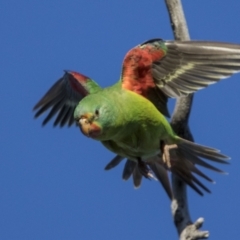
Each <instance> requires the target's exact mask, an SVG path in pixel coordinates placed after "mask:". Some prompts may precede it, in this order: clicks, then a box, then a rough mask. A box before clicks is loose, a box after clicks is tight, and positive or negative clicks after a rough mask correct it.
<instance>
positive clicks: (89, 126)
mask: <svg viewBox="0 0 240 240" xmlns="http://www.w3.org/2000/svg"><path fill="white" fill-rule="evenodd" d="M115 117H116V113H115V110H114V106H113V103H111V102H110V101H109V99H107V98H105V97H103V96H101V94H98V93H96V94H90V95H88V96H86V97H85V98H83V99H82V100H81V101H80V103H79V104H78V106H77V107H76V109H75V111H74V119H75V121H76V122H77V124H78V125H79V127H80V129H81V132H82V133H83V134H84V135H85V136H87V137H90V138H93V139H95V140H100V141H103V140H109V139H111V137H112V132H114V118H115ZM112 130H113V131H112Z"/></svg>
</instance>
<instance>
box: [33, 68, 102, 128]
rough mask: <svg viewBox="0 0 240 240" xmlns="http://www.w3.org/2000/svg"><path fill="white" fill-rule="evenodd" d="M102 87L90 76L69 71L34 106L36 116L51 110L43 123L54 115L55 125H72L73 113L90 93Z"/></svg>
mask: <svg viewBox="0 0 240 240" xmlns="http://www.w3.org/2000/svg"><path fill="white" fill-rule="evenodd" d="M99 89H100V87H99V86H98V85H97V84H96V83H95V82H94V81H93V80H91V79H89V78H88V77H86V76H84V75H82V74H80V73H77V72H70V71H69V72H67V71H65V74H64V75H63V77H62V78H60V79H59V80H58V81H57V82H56V83H55V84H54V85H53V86H52V87H51V88H50V89H49V90H48V92H47V93H46V94H45V95H44V96H43V97H42V98H41V99H40V101H39V102H38V103H37V104H36V105H35V107H34V108H33V110H34V111H37V112H36V114H35V117H36V118H37V117H39V116H40V115H41V114H42V113H44V112H46V111H48V110H50V111H49V113H48V115H47V116H46V117H45V119H44V120H43V125H45V124H47V123H48V122H49V121H50V120H51V119H52V118H54V116H56V118H55V121H54V126H57V125H59V126H60V127H63V126H64V125H66V124H67V125H68V126H71V125H72V124H73V123H74V118H73V113H74V110H75V108H76V106H77V104H78V103H79V101H80V100H81V99H82V98H84V97H85V96H86V95H88V94H89V93H92V92H93V91H97V90H99Z"/></svg>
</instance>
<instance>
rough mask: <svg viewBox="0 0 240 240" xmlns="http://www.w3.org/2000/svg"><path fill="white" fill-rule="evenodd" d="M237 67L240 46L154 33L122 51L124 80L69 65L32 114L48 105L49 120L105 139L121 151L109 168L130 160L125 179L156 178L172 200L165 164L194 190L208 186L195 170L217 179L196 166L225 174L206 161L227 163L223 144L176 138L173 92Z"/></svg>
mask: <svg viewBox="0 0 240 240" xmlns="http://www.w3.org/2000/svg"><path fill="white" fill-rule="evenodd" d="M238 71H240V45H237V44H229V43H218V42H207V41H164V40H162V39H152V40H149V41H146V42H144V43H142V44H140V45H138V46H136V47H134V48H133V49H131V50H130V51H129V52H128V53H127V54H126V55H125V57H124V60H123V64H122V71H121V75H120V80H119V81H118V82H117V83H115V84H114V85H113V86H110V87H107V88H101V87H100V86H99V85H98V84H97V83H96V82H95V81H94V80H92V79H91V78H89V77H87V76H85V75H83V74H80V73H78V72H74V71H65V74H64V75H63V77H62V78H60V79H59V80H58V81H57V82H56V83H55V84H54V85H53V86H52V87H51V88H50V89H49V91H48V92H47V93H46V94H45V95H44V96H43V97H42V99H40V101H39V102H38V103H37V104H36V105H35V107H34V110H35V111H36V114H35V117H38V116H40V115H41V114H42V113H44V112H45V111H47V110H50V111H49V113H48V115H47V116H46V118H45V119H44V121H43V125H45V124H46V123H47V122H48V121H49V120H50V119H52V118H53V117H55V116H56V118H55V121H54V126H57V125H59V126H60V127H62V126H64V125H68V126H71V125H72V124H73V123H74V122H76V123H77V125H78V126H79V127H80V130H81V132H82V133H83V134H84V135H85V136H87V137H90V138H92V139H94V140H98V141H100V142H101V143H102V144H103V145H104V146H105V147H106V148H107V149H109V150H110V151H112V152H114V153H116V154H117V155H116V157H115V158H114V159H113V160H112V161H111V162H110V163H109V164H108V165H107V166H106V168H105V169H107V170H108V169H111V168H113V167H115V166H116V165H118V163H119V162H121V161H122V160H123V159H125V158H126V159H127V161H126V164H125V167H124V170H123V179H125V180H127V179H128V178H129V177H130V176H133V181H134V185H135V187H139V186H140V184H141V179H142V176H144V177H146V178H155V177H156V178H157V179H158V180H159V181H160V182H161V183H162V185H163V187H164V189H165V191H166V192H167V194H168V196H169V197H170V198H171V196H172V193H171V187H170V183H169V179H168V174H167V170H169V171H171V172H173V173H174V174H177V175H178V176H179V177H180V178H182V179H183V180H184V181H185V182H186V183H187V184H188V185H189V186H190V187H192V188H193V189H194V190H195V191H196V192H197V193H199V194H200V195H203V190H205V191H207V192H210V191H209V189H208V188H207V187H205V186H204V185H203V184H202V183H201V182H200V181H199V180H198V178H196V176H195V175H198V176H200V177H202V178H204V179H206V180H208V181H212V180H211V179H210V178H209V177H208V176H206V175H205V174H204V173H203V172H201V171H200V170H199V169H198V168H197V167H196V165H199V166H202V167H206V168H208V169H211V170H214V171H217V172H222V171H221V170H219V169H217V168H215V167H214V166H212V165H210V164H209V163H207V162H206V161H204V160H203V159H206V160H209V161H213V162H217V163H228V161H227V160H228V159H229V158H228V157H227V156H225V155H223V154H221V153H220V151H219V150H217V149H214V148H210V147H206V146H202V145H199V144H196V143H193V142H190V141H187V140H185V139H182V138H180V137H179V136H177V135H176V134H175V133H174V131H173V130H172V128H171V126H170V124H169V122H168V121H167V120H166V118H165V117H169V112H168V109H167V100H168V98H169V97H171V98H178V97H180V96H186V95H188V94H190V93H193V92H195V91H197V90H199V89H202V88H205V87H207V86H208V85H210V84H213V83H216V82H218V81H219V80H220V79H223V78H226V77H229V76H230V75H232V74H233V73H236V72H238Z"/></svg>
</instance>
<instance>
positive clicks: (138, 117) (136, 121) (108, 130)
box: [74, 88, 177, 159]
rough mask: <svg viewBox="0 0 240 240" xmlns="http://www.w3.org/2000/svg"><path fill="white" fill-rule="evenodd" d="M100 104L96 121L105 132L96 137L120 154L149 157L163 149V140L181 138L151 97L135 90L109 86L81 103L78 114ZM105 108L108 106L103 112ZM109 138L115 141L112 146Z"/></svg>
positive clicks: (173, 140) (76, 117) (76, 114)
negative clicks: (141, 94) (161, 145)
mask: <svg viewBox="0 0 240 240" xmlns="http://www.w3.org/2000/svg"><path fill="white" fill-rule="evenodd" d="M99 107H100V113H99V118H98V119H97V120H96V121H97V122H98V123H100V125H101V127H102V131H103V135H100V136H99V137H97V138H96V140H100V141H103V144H104V145H105V146H106V147H108V148H109V149H110V150H111V151H113V152H115V153H117V154H120V155H122V156H125V157H128V158H136V157H141V158H143V159H145V158H147V157H152V156H155V155H156V154H158V153H159V152H160V141H161V140H164V141H166V142H167V143H169V144H172V143H175V142H176V141H177V139H176V138H175V134H174V133H173V131H172V129H171V127H170V125H169V123H168V121H167V120H166V119H165V117H164V116H163V115H162V114H161V113H160V112H159V111H158V110H157V109H156V107H155V106H154V105H153V104H152V103H151V102H150V101H149V100H147V99H146V98H144V97H142V96H140V95H138V94H136V93H134V92H132V91H128V90H124V89H120V88H117V89H116V88H108V89H104V90H102V91H99V92H98V93H95V94H91V95H89V96H87V97H85V98H84V99H83V100H82V101H81V102H80V103H79V105H78V106H77V108H76V110H75V113H74V117H75V119H79V118H80V117H81V116H82V115H84V114H86V113H91V112H92V113H94V111H95V109H96V108H99ZM101 107H102V108H103V109H104V111H103V112H102V113H101ZM109 119H111V123H109V121H108V120H109ZM105 122H107V124H105ZM101 123H102V124H101ZM107 141H112V145H111V144H108V142H107Z"/></svg>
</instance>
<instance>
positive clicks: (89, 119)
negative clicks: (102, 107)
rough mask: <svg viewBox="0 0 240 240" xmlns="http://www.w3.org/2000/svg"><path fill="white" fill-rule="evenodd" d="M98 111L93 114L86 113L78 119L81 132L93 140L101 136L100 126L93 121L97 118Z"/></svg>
mask: <svg viewBox="0 0 240 240" xmlns="http://www.w3.org/2000/svg"><path fill="white" fill-rule="evenodd" d="M98 114H99V113H98V111H97V110H96V111H95V114H92V113H86V114H84V115H82V116H81V117H80V119H79V120H78V124H79V126H80V130H81V132H82V133H83V134H84V135H85V136H87V137H91V138H93V139H95V138H96V139H97V138H98V136H100V135H101V132H102V129H101V126H100V125H99V124H98V123H97V122H96V121H95V120H97V118H98Z"/></svg>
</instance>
